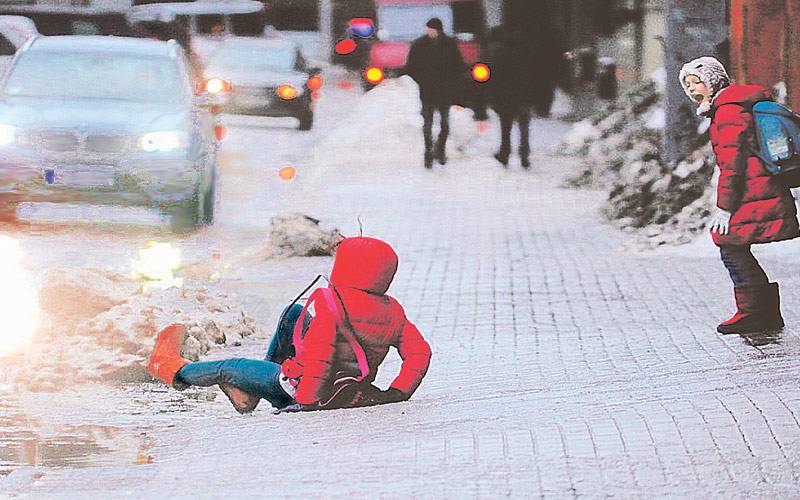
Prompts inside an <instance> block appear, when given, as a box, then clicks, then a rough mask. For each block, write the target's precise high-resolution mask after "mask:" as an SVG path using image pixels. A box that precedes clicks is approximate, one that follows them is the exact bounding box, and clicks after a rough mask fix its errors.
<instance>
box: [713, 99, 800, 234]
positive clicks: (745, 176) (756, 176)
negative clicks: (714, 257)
mask: <svg viewBox="0 0 800 500" xmlns="http://www.w3.org/2000/svg"><path fill="white" fill-rule="evenodd" d="M759 98H766V99H769V98H770V94H769V92H768V91H767V89H765V88H764V87H759V86H757V85H731V86H730V87H727V88H725V89H724V90H723V91H722V92H721V93H720V94H719V95H718V96H717V98H716V99H715V100H714V103H713V105H712V106H711V113H712V115H711V116H712V118H711V145H712V147H713V148H714V154H715V155H716V157H717V165H718V166H719V171H720V175H719V186H718V187H717V206H718V207H719V208H721V209H723V210H726V211H728V212H731V214H732V215H731V224H730V231H729V232H728V234H725V235H723V234H718V233H715V232H714V233H711V236H712V238H713V240H714V243H716V244H717V245H720V246H721V245H747V244H751V243H768V242H771V241H781V240H788V239H791V238H797V237H798V236H800V230H799V229H798V223H797V207H796V206H795V202H794V198H793V197H792V193H791V191H789V188H787V187H786V186H784V185H782V184H781V183H780V182H778V181H777V180H776V179H775V178H774V177H773V176H772V175H770V173H769V172H768V171H767V170H766V168H765V167H764V165H763V163H762V162H761V160H759V159H758V158H757V157H756V156H754V155H753V154H751V153H750V148H749V145H750V144H751V143H753V141H755V137H754V132H753V128H752V127H751V126H750V124H751V122H752V121H753V115H752V114H751V113H748V112H747V111H745V109H744V106H743V105H742V103H744V102H747V101H753V100H755V99H759Z"/></svg>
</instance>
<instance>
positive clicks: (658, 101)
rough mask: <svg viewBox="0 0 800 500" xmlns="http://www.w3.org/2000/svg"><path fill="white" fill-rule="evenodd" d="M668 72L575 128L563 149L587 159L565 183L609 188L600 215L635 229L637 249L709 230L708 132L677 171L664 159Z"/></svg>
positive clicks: (711, 157)
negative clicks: (665, 94) (665, 92)
mask: <svg viewBox="0 0 800 500" xmlns="http://www.w3.org/2000/svg"><path fill="white" fill-rule="evenodd" d="M663 76H664V75H663V71H658V72H656V73H654V75H653V77H652V78H651V80H650V81H648V82H646V83H644V84H642V85H640V86H639V87H637V88H635V89H633V90H632V91H630V92H628V93H627V94H625V95H623V96H621V97H620V98H619V99H617V101H615V102H612V103H609V104H608V105H606V107H604V108H603V109H602V110H601V111H599V112H598V113H595V114H594V115H593V116H591V117H589V118H587V119H586V120H583V121H581V122H579V123H577V124H575V125H574V126H573V128H572V130H571V131H570V132H569V133H568V134H567V135H566V136H565V138H564V139H563V142H562V144H561V146H560V148H559V149H560V150H561V151H563V152H564V154H570V155H579V156H582V157H583V158H584V160H583V165H582V166H581V168H580V169H579V170H578V171H577V172H576V173H574V174H572V175H571V176H570V177H568V178H567V179H566V181H565V184H566V185H568V186H572V187H591V188H596V189H607V190H608V191H609V197H608V201H607V202H606V204H605V206H604V207H603V209H602V212H603V214H604V215H605V216H606V217H607V218H609V219H610V220H612V221H614V223H615V225H617V226H618V227H620V228H623V229H629V230H637V232H638V233H639V238H638V241H637V245H638V246H641V247H652V246H657V245H662V244H667V243H669V244H680V243H686V242H688V241H690V240H691V239H692V237H693V236H694V235H695V234H697V233H698V232H700V231H702V230H703V229H704V227H705V225H706V219H707V218H708V216H709V214H710V207H711V201H710V196H711V192H712V190H711V189H710V185H711V182H710V181H711V177H712V174H713V170H714V166H715V159H714V155H713V153H712V151H711V147H710V145H709V144H708V137H707V135H699V136H698V137H697V143H696V147H697V149H696V150H695V151H694V152H693V153H692V154H691V155H689V156H688V157H687V158H685V159H684V160H682V161H681V162H679V163H678V165H676V166H674V167H673V166H669V165H666V164H665V163H664V162H663V160H662V156H661V143H662V137H663V130H664V124H665V119H666V115H665V110H664V108H663V98H662V97H663V88H664V82H663Z"/></svg>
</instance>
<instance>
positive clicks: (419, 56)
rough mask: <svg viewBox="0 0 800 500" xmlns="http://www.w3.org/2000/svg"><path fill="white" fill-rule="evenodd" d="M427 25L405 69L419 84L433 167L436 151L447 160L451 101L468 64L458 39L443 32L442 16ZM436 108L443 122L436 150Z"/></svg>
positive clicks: (429, 161)
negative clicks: (434, 143) (425, 31)
mask: <svg viewBox="0 0 800 500" xmlns="http://www.w3.org/2000/svg"><path fill="white" fill-rule="evenodd" d="M425 26H426V28H427V33H426V34H425V35H423V36H422V37H420V38H418V39H416V40H414V42H413V43H412V44H411V49H410V50H409V52H408V60H407V62H406V68H405V73H406V74H408V75H409V76H411V78H413V79H414V80H415V81H416V82H417V84H418V85H419V97H420V100H421V101H422V117H423V120H424V124H423V126H422V133H423V135H424V138H425V167H427V168H431V167H432V166H433V159H434V154H435V156H436V159H437V160H438V161H439V163H440V164H442V165H444V164H445V163H447V156H446V155H445V148H446V145H447V136H448V134H449V132H450V105H451V104H452V103H453V101H454V99H455V97H456V95H457V92H458V89H459V88H460V85H461V84H462V79H463V75H464V72H465V68H466V65H465V64H464V59H463V58H462V57H461V52H460V51H459V50H458V44H457V43H456V41H455V40H454V39H453V38H451V37H449V36H447V35H445V34H444V27H443V26H442V21H441V20H440V19H439V18H436V17H434V18H432V19H431V20H430V21H428V22H427V24H426V25H425ZM434 111H438V112H439V118H440V122H441V128H440V130H439V138H438V140H437V141H436V149H435V151H434V145H433V137H432V132H433V131H432V128H433V113H434Z"/></svg>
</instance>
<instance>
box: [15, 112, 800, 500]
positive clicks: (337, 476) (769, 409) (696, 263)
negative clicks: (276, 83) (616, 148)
mask: <svg viewBox="0 0 800 500" xmlns="http://www.w3.org/2000/svg"><path fill="white" fill-rule="evenodd" d="M534 127H535V132H534V137H535V138H536V137H540V139H534V140H538V141H539V142H538V143H537V144H536V146H538V147H535V148H534V149H535V150H537V151H538V153H537V154H536V155H535V161H534V166H533V168H532V169H531V171H523V170H521V169H520V168H519V167H518V166H514V167H512V168H511V169H510V170H508V171H503V170H502V169H501V168H500V167H498V166H497V165H496V164H494V163H492V162H490V161H489V160H488V159H487V160H481V159H454V160H453V161H451V162H450V163H449V164H448V165H447V166H446V167H438V166H437V167H436V168H435V169H434V171H432V172H428V171H425V170H424V169H423V168H422V167H421V165H408V164H405V165H401V164H399V163H398V164H393V163H392V162H387V163H385V164H382V165H380V166H376V167H374V168H370V169H363V168H355V167H352V168H349V169H345V168H342V169H341V170H338V171H336V172H335V180H332V177H331V172H330V171H322V172H319V175H317V176H314V175H311V176H310V179H309V180H308V182H307V184H303V182H306V181H303V180H302V179H298V185H297V187H298V190H302V191H303V192H304V193H305V195H304V196H302V197H300V198H301V199H299V200H298V208H302V207H305V208H306V212H308V208H309V207H313V208H314V211H313V213H314V214H315V215H320V214H324V217H323V218H324V220H325V222H328V223H333V224H336V225H339V226H340V227H342V228H343V229H344V230H345V232H346V233H348V234H354V233H356V232H357V231H358V229H357V228H358V224H357V222H356V221H355V216H356V214H360V215H361V216H362V220H363V221H364V224H365V229H366V234H368V235H373V236H377V237H381V238H385V239H387V240H388V241H390V242H391V243H392V244H393V245H395V247H396V248H397V251H398V254H399V255H400V259H401V261H400V262H401V263H400V269H399V272H398V275H397V278H396V281H395V283H394V284H393V286H392V288H391V290H390V292H391V293H392V294H393V295H394V296H395V297H397V298H398V299H399V300H400V301H401V303H403V305H404V306H405V308H406V311H407V313H408V315H409V317H410V318H411V319H412V320H413V321H415V322H416V324H417V325H418V326H419V327H420V329H421V331H422V332H423V333H424V334H425V336H426V337H427V338H428V340H429V341H430V343H431V345H432V348H433V360H432V365H431V369H430V372H429V374H428V376H427V378H426V379H425V381H424V382H423V384H422V386H421V387H420V389H419V391H418V392H417V393H416V394H415V396H414V398H413V399H412V400H411V401H409V402H407V403H401V404H395V405H387V406H383V407H376V408H366V409H356V410H342V411H334V412H315V413H307V414H292V415H281V416H273V415H272V414H271V413H270V411H269V408H268V407H267V406H268V405H266V404H262V406H261V407H259V408H258V410H257V411H256V412H255V413H254V414H252V415H249V416H239V415H237V414H235V413H234V412H232V411H231V410H230V408H229V406H228V405H227V402H225V401H224V398H217V399H216V400H215V401H213V402H211V403H210V402H208V401H194V402H189V403H187V404H189V409H190V410H191V411H186V412H176V413H174V414H169V413H167V414H160V415H159V421H160V422H162V423H164V422H165V421H166V422H170V424H168V425H167V424H165V425H161V426H159V427H157V428H156V429H155V430H154V431H153V432H152V438H153V440H154V441H155V443H156V444H155V446H154V447H153V448H152V449H151V450H149V453H150V455H152V456H153V463H150V464H146V465H139V466H106V467H92V468H81V469H72V468H67V469H54V470H47V471H46V472H45V473H44V475H43V476H41V477H40V478H38V479H36V478H34V477H33V476H31V475H32V474H35V473H36V471H35V470H27V471H19V473H15V474H12V475H11V476H9V478H8V479H7V480H6V482H5V483H0V493H2V492H5V493H7V494H12V495H14V494H22V495H32V496H68V497H70V498H75V497H85V498H98V497H100V498H102V497H122V496H135V497H162V498H165V497H189V496H199V497H217V498H219V497H234V498H238V497H273V496H279V495H280V496H291V497H312V498H322V497H348V496H350V497H376V498H407V497H413V498H417V497H418V498H496V497H506V496H510V497H519V498H527V497H548V498H570V497H586V498H595V497H609V496H614V497H622V498H629V497H692V498H722V497H725V498H750V497H781V498H800V479H799V477H798V476H800V421H798V418H800V387H799V384H798V382H800V374H798V367H800V335H798V334H800V293H798V292H797V290H798V288H800V278H798V275H797V273H796V270H795V269H794V267H795V266H793V264H796V263H797V261H796V260H795V261H794V262H791V261H787V260H786V259H785V258H778V257H774V256H772V257H771V256H770V254H769V253H765V256H764V263H765V266H766V268H767V271H768V273H769V274H770V275H771V276H773V277H774V278H776V279H778V280H779V281H780V283H781V286H782V290H783V302H784V316H785V318H786V323H787V325H788V326H787V328H785V329H784V330H783V331H782V332H780V334H778V335H776V336H773V337H768V336H766V337H764V336H762V337H757V338H747V339H745V338H742V337H739V336H735V335H734V336H720V335H718V334H717V333H716V332H715V331H714V327H715V325H716V323H717V322H718V321H719V320H720V319H722V318H724V317H727V315H728V314H729V313H730V312H731V308H732V297H731V292H730V284H729V278H728V277H727V275H726V273H725V270H724V268H723V267H722V265H721V263H720V262H719V259H718V257H717V256H716V254H714V250H713V248H712V247H711V245H712V244H711V242H710V241H708V246H709V249H708V251H705V252H699V253H697V254H680V253H659V252H643V253H634V252H632V251H630V250H626V249H625V247H624V244H625V243H626V242H627V241H628V240H629V236H628V235H626V234H624V233H621V232H619V231H617V230H615V229H613V228H612V227H610V226H609V225H607V224H605V223H604V222H603V221H602V220H600V218H599V217H598V216H597V215H596V213H597V207H598V205H599V204H600V203H601V202H602V200H603V197H604V194H603V193H600V192H593V191H572V190H564V189H561V188H560V187H559V183H560V180H561V179H562V178H563V176H564V175H565V174H566V172H567V171H568V169H569V168H570V167H571V166H572V165H573V164H574V161H575V160H574V159H570V158H559V157H554V156H550V155H549V154H547V152H546V151H547V148H546V147H545V146H546V144H545V143H544V142H545V141H547V140H549V139H547V137H550V136H549V135H548V130H551V129H553V128H556V129H558V128H559V127H561V128H563V125H560V124H558V123H556V122H551V121H547V120H538V121H536V122H535V124H534ZM537 127H538V128H537ZM536 131H540V133H539V134H537V133H536ZM487 158H488V156H487ZM300 171H301V172H303V170H302V169H301V170H300ZM795 255H796V254H795ZM329 262H330V261H329V260H328V259H312V260H302V259H289V260H286V261H281V262H274V261H266V262H259V263H253V264H252V266H251V267H248V268H247V269H242V270H240V271H238V273H236V272H235V273H233V274H231V275H230V276H228V277H227V278H225V279H226V280H227V281H225V282H224V283H223V284H224V285H225V286H229V287H231V288H232V289H236V290H239V291H240V293H241V294H242V297H243V300H245V301H249V302H250V303H252V305H253V306H254V307H256V306H257V304H259V303H260V304H262V306H263V304H264V303H266V304H268V305H267V306H265V307H266V309H263V308H262V309H263V311H262V312H261V314H262V315H263V319H264V320H265V321H267V318H269V320H270V321H271V320H273V319H274V318H275V317H276V315H277V311H278V310H279V307H280V306H281V305H282V304H283V302H282V301H285V300H286V299H287V298H288V297H289V295H291V291H293V290H296V289H297V288H298V286H299V285H300V284H302V282H304V281H305V280H306V277H310V276H313V272H315V271H317V270H324V269H325V268H327V266H329ZM265 277H266V278H265ZM267 278H268V279H267ZM264 342H265V339H263V338H262V339H256V340H254V341H253V342H252V343H250V344H248V345H246V346H244V347H243V348H242V350H241V353H242V354H244V355H251V356H257V355H258V352H259V351H260V350H262V349H263V347H264ZM759 344H763V345H759ZM230 354H231V353H230V352H225V353H221V354H220V355H219V357H223V356H228V355H230ZM397 366H398V360H397V359H396V357H394V358H392V359H391V360H390V363H389V365H388V366H387V367H386V368H385V369H383V370H382V372H381V375H380V377H379V380H380V381H381V382H382V383H384V384H386V383H388V381H389V380H391V378H392V374H393V373H392V372H393V370H396V369H397ZM147 390H148V391H151V393H150V394H152V395H154V396H158V395H162V396H163V395H164V394H165V391H166V389H164V388H163V386H161V387H159V386H156V385H154V386H153V387H152V388H151V389H147ZM171 394H172V395H176V394H177V393H174V392H171ZM181 394H183V393H181ZM126 397H127V395H125V394H124V392H123V394H122V395H121V396H120V398H119V401H118V403H119V404H120V405H121V406H120V411H123V412H124V411H128V410H131V411H132V409H133V408H134V407H135V404H134V403H123V401H124V400H125V398H126ZM175 397H177V396H175ZM181 397H183V396H181ZM126 404H127V405H129V406H127V407H126V406H125V405H126ZM67 492H68V493H67Z"/></svg>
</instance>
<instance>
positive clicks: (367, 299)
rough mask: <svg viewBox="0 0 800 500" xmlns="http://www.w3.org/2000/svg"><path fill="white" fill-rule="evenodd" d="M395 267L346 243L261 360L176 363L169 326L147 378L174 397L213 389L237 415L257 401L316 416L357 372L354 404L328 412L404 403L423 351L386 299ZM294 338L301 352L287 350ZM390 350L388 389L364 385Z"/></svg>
mask: <svg viewBox="0 0 800 500" xmlns="http://www.w3.org/2000/svg"><path fill="white" fill-rule="evenodd" d="M397 264H398V258H397V254H396V253H395V252H394V250H393V249H392V247H391V246H389V244H387V243H385V242H383V241H381V240H378V239H374V238H364V237H359V238H346V239H344V240H343V241H342V242H341V244H340V245H339V248H338V250H337V252H336V258H335V261H334V265H333V271H332V273H331V279H330V282H331V287H329V288H328V289H319V290H317V291H316V292H314V293H313V294H312V295H311V296H310V297H309V299H308V302H307V303H306V306H305V307H301V306H300V305H299V304H293V305H292V306H290V307H288V308H287V309H285V310H284V312H283V314H282V315H281V319H280V321H279V322H278V328H277V330H276V332H275V335H274V337H273V339H272V342H271V344H270V347H269V350H268V351H267V357H266V359H265V360H255V359H244V358H234V359H226V360H222V361H204V362H195V363H190V362H189V361H187V360H185V359H183V358H181V357H180V348H181V344H182V343H183V340H184V339H185V337H186V329H185V327H184V326H183V325H172V326H170V327H167V328H166V329H165V330H163V331H162V332H161V333H160V334H159V336H158V340H157V341H156V346H155V348H154V349H153V354H152V355H151V357H150V362H149V363H148V370H149V371H150V374H151V375H153V376H154V377H156V378H159V379H161V380H162V381H164V382H165V383H167V384H169V385H172V386H173V387H175V388H176V389H184V388H186V387H188V386H190V385H197V386H205V387H207V386H212V385H219V387H220V389H221V390H222V391H223V392H224V393H225V395H226V396H228V398H229V399H230V400H231V403H233V405H234V408H236V410H237V411H239V412H240V413H247V412H250V411H252V410H253V409H255V407H256V405H258V403H259V401H260V399H266V400H268V401H269V402H270V403H271V404H272V405H273V406H274V407H276V408H282V409H283V410H285V411H301V410H312V409H320V408H321V405H320V403H321V402H322V401H323V400H326V401H327V400H332V397H331V395H332V394H335V393H336V389H335V384H336V383H337V381H339V380H342V379H353V378H355V377H356V376H358V375H359V373H360V372H361V374H362V375H363V374H365V375H366V376H365V377H363V379H361V380H359V381H358V384H357V386H355V387H357V388H358V389H357V391H358V392H357V393H356V397H355V398H353V399H352V400H347V401H348V402H346V403H344V404H341V405H339V406H333V405H331V406H328V407H330V408H333V407H342V406H364V405H368V404H380V403H392V402H397V401H404V400H406V399H408V398H410V397H411V395H412V394H413V393H414V391H416V389H417V387H418V386H419V384H420V383H421V382H422V379H423V377H425V374H426V373H427V371H428V365H429V363H430V358H431V349H430V346H429V345H428V343H427V342H426V341H425V339H424V338H423V337H422V334H421V333H420V332H419V330H418V329H417V327H416V326H414V324H413V323H411V322H410V321H409V320H408V318H406V315H405V312H404V310H403V307H402V306H401V305H400V304H399V303H398V302H397V301H396V300H395V299H393V298H392V297H390V296H389V295H386V291H387V290H388V289H389V285H390V284H391V283H392V279H393V278H394V275H395V272H396V271H397ZM318 292H323V293H318ZM325 292H327V293H328V295H327V296H328V297H333V299H332V300H331V301H330V302H328V301H326V300H324V299H323V298H322V297H325V296H326V294H325ZM331 307H334V308H335V310H334V309H331ZM345 330H346V331H345ZM301 331H302V332H303V333H302V346H300V345H296V344H295V343H294V342H295V341H296V340H297V339H298V336H297V335H298V332H301ZM354 342H355V344H357V345H355V344H354ZM301 347H302V348H301ZM390 347H395V348H396V349H397V351H398V353H399V354H400V357H401V358H402V360H403V362H402V365H401V367H400V372H399V373H398V375H397V376H396V377H395V379H394V380H393V381H392V383H391V385H390V386H389V388H388V389H387V390H385V391H381V390H379V389H377V388H376V387H374V386H372V381H373V380H374V379H375V375H376V373H377V371H378V366H379V365H380V364H381V363H382V362H383V360H384V359H385V358H386V355H387V353H388V352H389V348H390ZM357 350H358V352H357ZM362 352H363V355H364V356H365V358H360V354H361V353H362ZM362 363H363V364H364V365H365V366H362ZM362 368H363V370H362Z"/></svg>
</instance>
